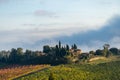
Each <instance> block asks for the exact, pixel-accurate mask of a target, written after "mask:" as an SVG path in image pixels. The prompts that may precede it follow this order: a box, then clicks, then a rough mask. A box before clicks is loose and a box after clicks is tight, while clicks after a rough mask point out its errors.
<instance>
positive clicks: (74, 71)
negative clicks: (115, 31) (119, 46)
mask: <svg viewBox="0 0 120 80" xmlns="http://www.w3.org/2000/svg"><path fill="white" fill-rule="evenodd" d="M16 80H120V61H111V62H106V63H100V64H68V65H59V66H54V67H51V68H49V69H47V70H44V71H40V72H37V73H34V74H31V75H28V76H24V77H21V78H19V79H16Z"/></svg>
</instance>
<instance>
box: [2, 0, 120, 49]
mask: <svg viewBox="0 0 120 80" xmlns="http://www.w3.org/2000/svg"><path fill="white" fill-rule="evenodd" d="M119 4H120V0H0V37H1V39H0V44H1V45H0V49H1V50H3V49H11V48H12V47H23V48H28V49H33V50H35V49H39V48H41V46H42V45H43V44H51V45H54V44H55V43H57V41H58V39H59V40H63V44H65V43H68V44H70V43H71V40H73V42H74V43H77V44H78V45H79V46H80V48H82V49H85V50H87V48H89V45H91V46H92V48H91V49H95V48H96V46H98V47H97V48H99V46H102V44H104V43H110V44H111V45H112V46H117V47H120V46H119V45H118V43H117V45H115V44H114V42H112V40H113V39H114V38H115V39H116V37H117V39H119V37H120V35H118V34H117V35H116V34H114V36H112V37H111V38H109V40H104V39H103V38H105V37H101V38H98V39H95V38H90V41H87V38H84V36H89V35H87V33H91V31H92V32H94V33H91V35H92V36H93V34H97V33H98V32H99V34H101V35H104V34H105V33H104V34H103V32H102V30H104V29H106V26H110V27H111V25H112V26H114V25H115V24H114V25H113V20H114V21H116V22H117V20H119V19H116V17H119V15H120V5H119ZM114 17H115V18H114ZM117 26H118V25H117ZM108 28H109V27H108ZM113 28H115V29H114V31H115V32H117V31H116V29H119V26H118V27H113ZM100 31H101V32H100ZM105 31H106V30H105ZM109 31H110V29H109ZM112 33H114V32H112ZM112 33H111V34H112ZM107 35H109V33H107ZM107 35H106V36H107ZM73 36H76V37H73ZM95 36H98V35H94V37H95ZM89 37H91V36H89ZM66 38H67V39H66ZM73 38H75V39H73ZM79 38H80V39H79ZM81 38H83V39H82V40H81ZM68 39H69V40H68ZM76 39H79V40H77V41H76ZM106 39H107V38H106ZM83 40H84V41H83ZM91 41H92V42H91ZM78 42H80V43H78ZM95 42H97V43H99V44H96V43H95ZM86 43H87V44H86ZM88 43H89V45H88ZM93 43H94V44H96V46H94V44H93ZM100 43H101V44H100ZM113 44H114V45H113Z"/></svg>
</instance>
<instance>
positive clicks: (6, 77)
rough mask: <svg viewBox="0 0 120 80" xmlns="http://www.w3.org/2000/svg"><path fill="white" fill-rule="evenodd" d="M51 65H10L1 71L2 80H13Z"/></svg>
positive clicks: (0, 79) (0, 77) (0, 78)
mask: <svg viewBox="0 0 120 80" xmlns="http://www.w3.org/2000/svg"><path fill="white" fill-rule="evenodd" d="M48 66H49V65H23V66H21V65H9V66H6V67H4V68H1V69H0V80H11V79H12V78H15V77H18V76H22V75H25V74H28V73H31V72H33V71H37V70H40V69H43V68H46V67H48Z"/></svg>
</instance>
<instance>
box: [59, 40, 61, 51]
mask: <svg viewBox="0 0 120 80" xmlns="http://www.w3.org/2000/svg"><path fill="white" fill-rule="evenodd" d="M59 49H61V42H60V41H59Z"/></svg>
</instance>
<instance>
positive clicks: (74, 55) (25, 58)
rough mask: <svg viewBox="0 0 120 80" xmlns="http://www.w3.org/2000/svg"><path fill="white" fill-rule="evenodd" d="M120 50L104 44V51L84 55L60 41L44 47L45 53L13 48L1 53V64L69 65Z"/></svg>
mask: <svg viewBox="0 0 120 80" xmlns="http://www.w3.org/2000/svg"><path fill="white" fill-rule="evenodd" d="M119 54H120V49H118V48H110V45H109V44H104V45H103V49H102V50H100V49H97V50H96V51H89V52H87V53H83V52H82V50H81V49H78V48H77V45H76V44H73V45H72V46H69V45H68V44H66V45H64V46H63V45H62V44H61V42H60V41H59V44H58V45H55V46H54V47H50V46H49V45H45V46H43V51H32V50H26V51H23V49H22V48H17V49H15V48H12V49H11V50H9V51H5V50H3V51H0V62H1V63H8V64H51V65H58V64H67V63H81V62H89V60H90V59H91V58H94V57H96V56H104V57H109V56H112V55H119Z"/></svg>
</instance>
